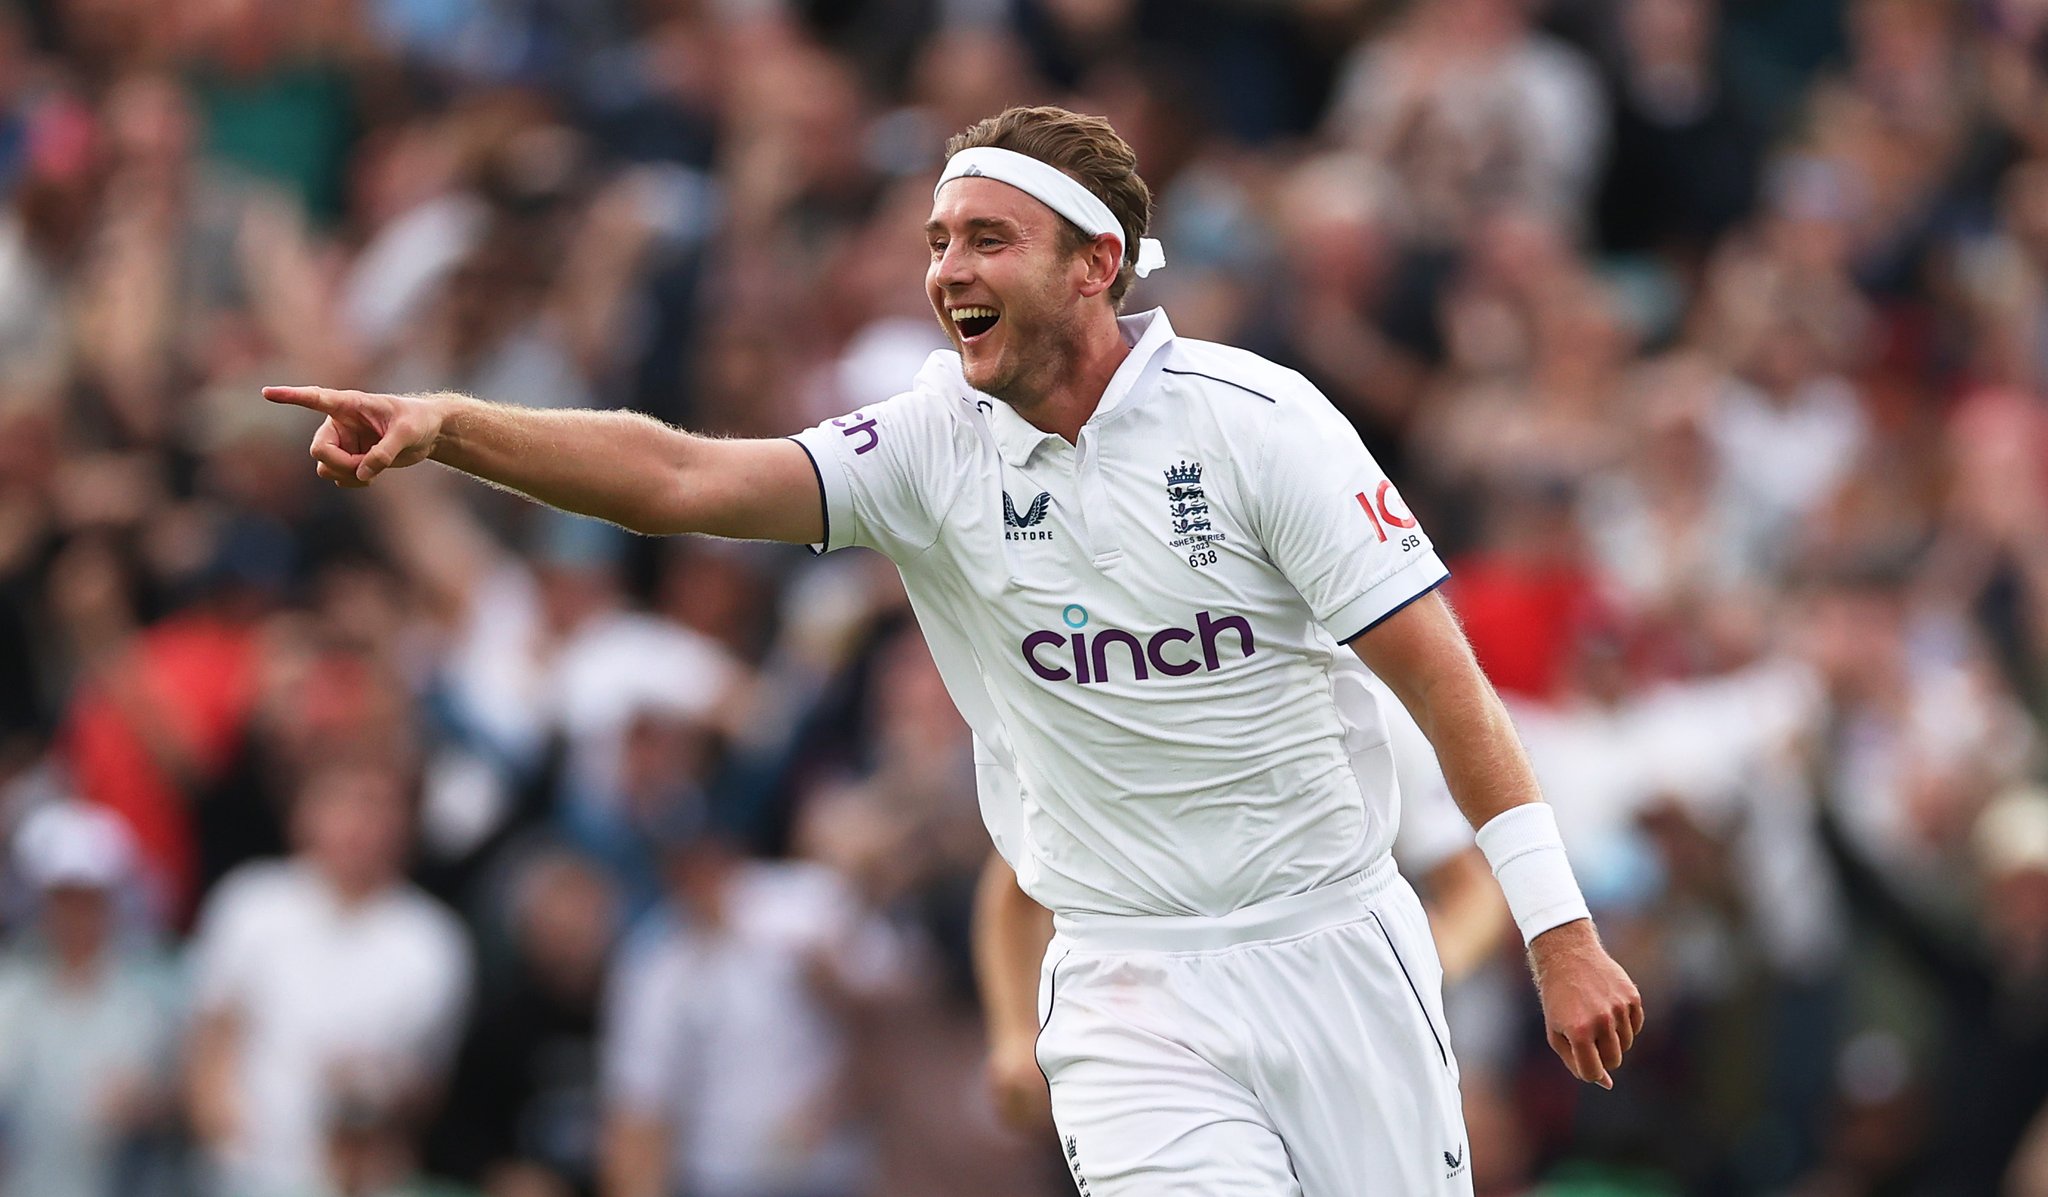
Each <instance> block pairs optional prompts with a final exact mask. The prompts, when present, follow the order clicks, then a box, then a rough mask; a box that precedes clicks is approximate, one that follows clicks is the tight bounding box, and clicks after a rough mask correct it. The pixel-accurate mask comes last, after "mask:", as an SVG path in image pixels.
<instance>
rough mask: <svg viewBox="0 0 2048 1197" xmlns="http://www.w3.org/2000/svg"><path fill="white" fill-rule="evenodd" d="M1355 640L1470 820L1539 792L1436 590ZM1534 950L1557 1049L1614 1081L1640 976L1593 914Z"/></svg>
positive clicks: (1636, 1007)
mask: <svg viewBox="0 0 2048 1197" xmlns="http://www.w3.org/2000/svg"><path fill="white" fill-rule="evenodd" d="M1351 647H1352V650H1353V651H1354V652H1356V653H1357V654H1358V657H1359V659H1360V660H1362V661H1364V662H1365V664H1366V666H1367V667H1368V668H1370V669H1371V670H1372V671H1373V672H1374V673H1375V674H1377V675H1378V676H1379V678H1380V680H1382V681H1384V682H1386V684H1387V686H1388V688H1390V689H1391V690H1393V692H1394V693H1395V695H1396V696H1397V697H1399V698H1400V700H1401V704H1402V705H1403V706H1405V707H1407V708H1408V712H1409V714H1411V715H1413V716H1414V717H1415V722H1416V724H1417V725H1418V726H1420V727H1421V728H1422V731H1423V734H1424V735H1426V736H1428V737H1429V742H1430V744H1431V745H1432V746H1434V747H1435V748H1436V753H1437V760H1438V761H1439V762H1440V763H1441V765H1442V766H1443V772H1444V781H1445V782H1446V783H1447V784H1448V785H1449V787H1450V791H1451V797H1452V798H1453V799H1454V800H1455V801H1456V802H1457V804H1458V809H1459V810H1461V811H1462V812H1464V815H1465V818H1466V820H1467V821H1469V822H1470V823H1471V824H1472V826H1473V827H1474V828H1483V827H1485V826H1486V825H1487V824H1488V823H1490V822H1492V821H1493V820H1494V819H1495V818H1496V817H1498V816H1500V815H1501V814H1503V813H1505V812H1506V811H1509V810H1511V809H1513V808H1515V807H1518V806H1522V805H1525V804H1528V803H1532V802H1541V801H1543V794H1542V791H1541V790H1540V789H1539V787H1538V786H1537V784H1536V774H1535V772H1534V770H1532V769H1531V768H1530V766H1529V758H1528V754H1527V753H1525V752H1523V751H1522V742H1521V740H1520V738H1519V737H1518V736H1516V734H1515V728H1514V724H1513V723H1512V722H1511V721H1510V720H1509V718H1508V712H1507V708H1506V707H1505V706H1504V705H1502V703H1501V701H1500V696H1499V695H1498V694H1496V693H1494V689H1493V684H1492V683H1491V682H1488V681H1487V680H1486V675H1485V674H1484V673H1482V672H1481V671H1480V668H1479V662H1478V661H1477V660H1476V659H1475V658H1474V657H1473V655H1472V648H1471V645H1469V644H1468V643H1467V642H1466V640H1465V633H1464V631H1463V630H1462V629H1461V628H1459V626H1458V621H1457V619H1456V617H1454V616H1453V615H1452V614H1451V609H1450V607H1449V606H1448V605H1446V604H1445V603H1444V601H1443V598H1442V597H1441V596H1440V595H1437V594H1434V593H1432V594H1428V595H1425V596H1424V597H1422V598H1421V599H1419V600H1417V601H1415V602H1412V603H1410V604H1408V605H1407V606H1406V607H1403V608H1401V609H1400V610H1399V611H1397V612H1396V613H1395V614H1393V615H1391V616H1389V617H1388V618H1387V619H1385V620H1384V621H1382V622H1381V623H1380V624H1379V625H1377V626H1376V627H1374V628H1372V629H1371V630H1369V631H1367V632H1366V633H1365V634H1364V635H1362V636H1359V637H1358V638H1357V639H1355V640H1353V641H1352V642H1351ZM1529 959H1530V963H1531V965H1532V966H1533V968H1534V971H1535V974H1536V985H1537V989H1538V991H1539V992H1540V994H1541V996H1542V999H1543V1010H1544V1021H1545V1023H1546V1024H1547V1026H1548V1028H1549V1031H1550V1041H1551V1048H1552V1049H1553V1050H1555V1051H1556V1052H1557V1054H1558V1055H1559V1057H1561V1058H1562V1059H1563V1060H1564V1062H1565V1065H1566V1067H1568V1068H1570V1069H1571V1071H1572V1073H1573V1075H1575V1076H1577V1077H1578V1078H1579V1079H1580V1080H1583V1081H1589V1082H1592V1083H1594V1084H1597V1085H1602V1086H1604V1087H1607V1088H1612V1087H1613V1080H1612V1078H1610V1077H1609V1076H1608V1072H1609V1070H1611V1069H1614V1068H1617V1067H1619V1066H1620V1064H1621V1059H1622V1055H1623V1053H1625V1052H1626V1051H1627V1050H1628V1049H1629V1047H1630V1045H1631V1044H1632V1043H1633V1042H1634V1041H1635V1035H1636V1032H1638V1031H1640V1030H1641V1029H1642V1024H1643V1004H1642V996H1641V995H1640V994H1639V993H1638V992H1637V991H1636V987H1635V984H1634V983H1633V982H1631V981H1630V980H1629V978H1628V974H1626V973H1625V972H1623V971H1622V969H1621V966H1620V965H1618V964H1616V963H1615V962H1614V961H1613V959H1612V958H1611V957H1609V956H1608V955H1607V951H1606V949H1605V948H1603V947H1601V945H1600V940H1599V937H1598V936H1597V935H1596V934H1595V933H1594V931H1593V924H1592V921H1591V920H1589V919H1584V918H1581V919H1576V920H1574V921H1572V922H1568V923H1564V924H1562V925H1560V926H1557V927H1553V928H1551V929H1549V930H1547V931H1544V932H1542V933H1541V934H1538V935H1537V936H1536V937H1535V938H1534V939H1533V940H1531V941H1530V943H1529Z"/></svg>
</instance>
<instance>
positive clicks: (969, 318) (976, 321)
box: [950, 307, 1002, 341]
mask: <svg viewBox="0 0 2048 1197" xmlns="http://www.w3.org/2000/svg"><path fill="white" fill-rule="evenodd" d="M950 314H951V316H952V317H953V327H954V328H957V329H959V330H960V339H961V340H963V341H972V340H975V339H977V338H979V337H982V336H985V335H987V333H988V331H989V330H990V329H992V328H994V327H995V326H996V322H997V321H998V320H1001V319H1002V317H1001V316H999V315H997V314H996V310H995V309H994V308H983V307H962V308H954V309H953V310H952V312H951V313H950Z"/></svg>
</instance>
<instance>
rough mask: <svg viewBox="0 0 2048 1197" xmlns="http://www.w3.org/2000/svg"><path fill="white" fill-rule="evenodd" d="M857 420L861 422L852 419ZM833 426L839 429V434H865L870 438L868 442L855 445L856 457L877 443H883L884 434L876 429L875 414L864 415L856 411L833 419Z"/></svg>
mask: <svg viewBox="0 0 2048 1197" xmlns="http://www.w3.org/2000/svg"><path fill="white" fill-rule="evenodd" d="M855 420H858V421H860V422H859V423H857V424H856V423H852V421H855ZM832 427H834V428H837V429H839V435H841V436H862V435H865V436H866V437H867V438H868V440H867V443H866V444H864V445H855V446H854V447H853V454H854V456H855V457H858V456H860V455H861V454H863V453H865V452H867V451H868V450H870V449H872V448H874V447H875V446H876V445H879V444H881V443H882V434H881V433H879V432H877V431H875V418H874V417H873V416H866V417H863V416H862V415H861V413H859V412H854V413H853V414H852V415H848V416H840V417H839V418H838V419H836V420H834V421H832Z"/></svg>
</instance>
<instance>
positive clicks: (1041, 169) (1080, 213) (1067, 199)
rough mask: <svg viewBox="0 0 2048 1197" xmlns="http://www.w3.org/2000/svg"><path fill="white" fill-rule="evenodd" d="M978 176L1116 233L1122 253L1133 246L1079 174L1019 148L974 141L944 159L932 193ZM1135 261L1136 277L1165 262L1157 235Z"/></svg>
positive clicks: (1099, 230) (1093, 230)
mask: <svg viewBox="0 0 2048 1197" xmlns="http://www.w3.org/2000/svg"><path fill="white" fill-rule="evenodd" d="M975 178H983V179H994V180H995V181H996V182H998V183H1008V184H1009V185H1010V186H1012V187H1015V188H1016V189H1017V190H1019V191H1021V192H1023V193H1024V194H1026V195H1028V196H1030V197H1031V198H1033V199H1035V200H1037V201H1038V202H1039V203H1042V204H1044V205H1045V206H1046V207H1048V208H1051V209H1052V210H1053V211H1055V212H1057V213H1059V214H1060V215H1061V216H1064V217H1066V218H1067V220H1069V221H1070V222H1072V223H1073V225H1074V227H1076V228H1078V229H1080V230H1081V231H1082V232H1084V233H1086V234H1088V235H1089V236H1090V237H1105V236H1106V237H1115V238H1116V243H1117V246H1118V248H1119V249H1120V250H1121V251H1123V253H1124V256H1126V257H1129V256H1130V254H1129V249H1130V247H1129V246H1127V245H1125V243H1124V226H1122V225H1121V224H1118V223H1117V219H1116V217H1115V216H1114V215H1113V214H1112V213H1111V212H1110V210H1109V205H1108V204H1105V203H1103V202H1102V200H1101V199H1099V198H1097V196H1096V194H1095V193H1094V192H1092V191H1090V190H1088V189H1087V188H1086V187H1083V186H1082V185H1081V182H1080V180H1078V179H1076V178H1074V176H1072V175H1070V174H1068V173H1067V172H1066V171H1063V170H1061V169H1060V168H1058V167H1057V166H1054V165H1052V164H1051V163H1049V162H1040V161H1039V160H1038V159H1036V158H1033V157H1032V156H1030V155H1029V154H1020V153H1018V152H1017V151H1015V150H1003V149H997V148H996V147H994V146H987V145H984V146H976V147H974V148H973V149H971V150H961V151H960V152H959V153H957V154H955V155H953V156H952V157H951V158H949V159H947V160H946V169H945V170H944V171H942V172H941V173H940V174H939V182H938V186H937V187H933V188H932V194H933V195H934V196H936V195H938V193H939V188H940V187H944V186H945V185H946V184H948V183H950V182H952V181H953V180H955V179H975ZM1132 265H1133V266H1134V267H1135V268H1136V270H1137V272H1138V277H1139V278H1144V277H1145V276H1146V275H1148V274H1150V273H1152V272H1153V271H1155V270H1157V269H1159V268H1160V267H1162V266H1164V265H1166V248H1165V247H1164V246H1162V245H1160V244H1159V242H1158V241H1157V240H1156V239H1154V238H1151V237H1140V238H1138V253H1137V256H1136V257H1135V258H1133V259H1132Z"/></svg>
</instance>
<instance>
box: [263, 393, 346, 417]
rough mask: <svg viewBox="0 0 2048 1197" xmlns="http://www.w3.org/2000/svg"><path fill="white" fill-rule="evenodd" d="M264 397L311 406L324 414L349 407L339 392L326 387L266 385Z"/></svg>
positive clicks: (331, 413) (330, 413)
mask: <svg viewBox="0 0 2048 1197" xmlns="http://www.w3.org/2000/svg"><path fill="white" fill-rule="evenodd" d="M263 397H264V398H265V399H268V400H270V401H271V402H272V403H289V404H291V405H292V406H294V407H304V408H310V409H311V410H313V411H317V412H320V413H321V414H323V415H329V416H331V415H336V414H338V413H340V412H341V411H343V410H345V409H346V408H347V406H348V405H347V404H346V403H343V402H342V399H341V395H340V393H339V392H336V391H330V390H328V389H327V388H325V387H264V388H263Z"/></svg>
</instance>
